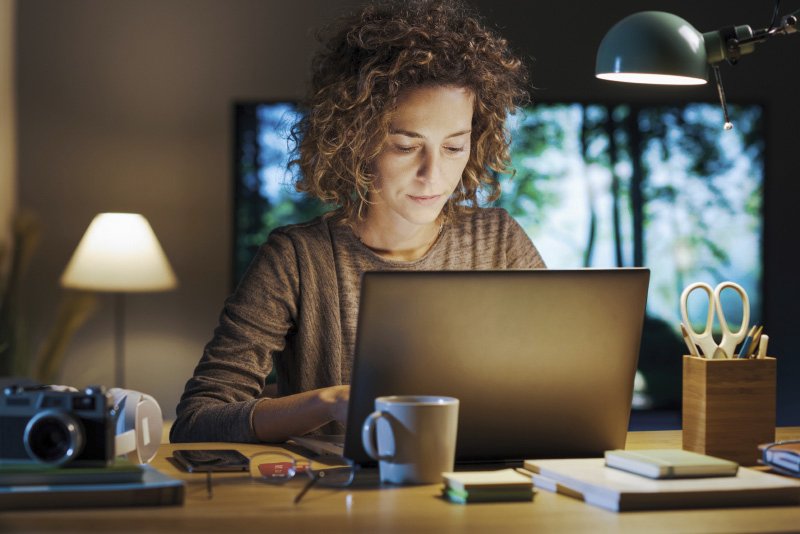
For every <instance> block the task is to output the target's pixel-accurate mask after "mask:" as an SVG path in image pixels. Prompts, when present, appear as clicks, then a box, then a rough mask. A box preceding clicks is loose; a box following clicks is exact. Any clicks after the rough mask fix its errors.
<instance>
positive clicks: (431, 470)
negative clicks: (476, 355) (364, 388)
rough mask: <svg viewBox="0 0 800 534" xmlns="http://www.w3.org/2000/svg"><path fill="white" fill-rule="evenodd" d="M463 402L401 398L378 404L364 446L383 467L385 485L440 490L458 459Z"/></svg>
mask: <svg viewBox="0 0 800 534" xmlns="http://www.w3.org/2000/svg"><path fill="white" fill-rule="evenodd" d="M457 428H458V399H456V398H453V397H439V396H433V395H399V396H390V397H378V398H377V399H375V411H374V412H372V413H371V414H370V415H369V416H368V417H367V418H366V420H365V421H364V426H363V427H362V429H361V441H362V442H363V444H364V450H366V452H367V454H368V455H369V456H370V457H371V458H373V459H375V460H378V462H379V467H380V476H381V482H389V483H392V484H434V483H437V482H441V481H442V472H444V471H452V470H453V463H454V461H455V455H456V432H457Z"/></svg>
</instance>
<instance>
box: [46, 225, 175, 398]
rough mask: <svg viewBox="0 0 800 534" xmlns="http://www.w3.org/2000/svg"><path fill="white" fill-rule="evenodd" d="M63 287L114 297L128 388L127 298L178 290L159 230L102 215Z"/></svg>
mask: <svg viewBox="0 0 800 534" xmlns="http://www.w3.org/2000/svg"><path fill="white" fill-rule="evenodd" d="M61 285H62V286H63V287H67V288H72V289H82V290H88V291H98V292H110V293H113V294H114V325H115V328H114V330H115V351H114V354H115V357H114V369H115V373H114V376H115V381H114V385H115V386H116V387H121V388H124V387H125V347H124V343H125V293H138V292H148V291H166V290H169V289H173V288H174V287H175V286H176V285H177V280H176V278H175V273H174V272H173V271H172V267H170V264H169V261H168V260H167V257H166V255H165V254H164V251H163V249H162V248H161V245H160V244H159V242H158V239H157V238H156V235H155V233H153V229H152V228H151V227H150V224H149V223H148V222H147V219H145V218H144V217H143V216H141V215H139V214H137V213H101V214H99V215H97V216H96V217H95V218H94V219H93V220H92V222H91V224H90V225H89V228H88V229H87V230H86V233H85V234H84V235H83V237H82V238H81V241H80V243H78V248H76V249H75V253H74V254H73V255H72V258H71V259H70V261H69V263H68V264H67V268H66V269H65V270H64V274H63V275H62V276H61Z"/></svg>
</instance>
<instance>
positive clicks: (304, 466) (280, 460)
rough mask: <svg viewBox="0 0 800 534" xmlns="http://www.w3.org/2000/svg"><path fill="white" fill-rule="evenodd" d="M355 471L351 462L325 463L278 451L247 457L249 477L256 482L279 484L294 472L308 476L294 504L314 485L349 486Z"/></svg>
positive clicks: (291, 476) (291, 477)
mask: <svg viewBox="0 0 800 534" xmlns="http://www.w3.org/2000/svg"><path fill="white" fill-rule="evenodd" d="M339 460H340V461H343V460H341V459H339ZM344 461H346V460H344ZM355 472H356V466H355V464H352V463H347V464H344V465H342V464H339V465H329V464H326V463H322V462H319V461H315V460H308V459H306V458H294V457H292V456H290V455H288V454H284V453H280V452H262V453H258V454H255V455H253V456H251V457H250V477H251V478H252V479H253V480H255V481H257V482H264V483H268V484H283V483H285V482H288V481H289V480H292V479H293V478H295V476H296V475H298V474H305V475H307V476H308V477H309V480H308V482H307V483H306V485H305V486H303V489H302V490H300V493H298V494H297V496H296V497H295V498H294V502H295V504H297V503H298V502H300V499H302V498H303V495H305V494H306V493H307V492H308V490H310V489H311V488H312V487H313V486H314V484H317V483H318V484H319V485H320V486H326V487H333V488H344V487H347V486H349V485H350V484H352V483H353V479H354V478H355Z"/></svg>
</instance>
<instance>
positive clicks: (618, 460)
mask: <svg viewBox="0 0 800 534" xmlns="http://www.w3.org/2000/svg"><path fill="white" fill-rule="evenodd" d="M605 460H606V465H607V466H608V467H613V468H615V469H622V470H623V471H629V472H631V473H636V474H637V475H642V476H646V477H650V478H680V477H714V476H735V475H736V472H737V470H738V469H739V464H737V463H736V462H732V461H730V460H723V459H722V458H715V457H714V456H708V455H705V454H700V453H697V452H692V451H684V450H682V449H649V450H637V451H624V450H613V451H606V453H605Z"/></svg>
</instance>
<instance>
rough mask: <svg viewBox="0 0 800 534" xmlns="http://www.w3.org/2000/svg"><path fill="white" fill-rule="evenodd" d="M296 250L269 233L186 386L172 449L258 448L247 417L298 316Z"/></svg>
mask: <svg viewBox="0 0 800 534" xmlns="http://www.w3.org/2000/svg"><path fill="white" fill-rule="evenodd" d="M298 292H299V280H298V269H297V260H296V253H295V250H294V246H293V244H292V242H291V240H290V239H289V237H288V235H287V234H285V233H282V232H280V231H276V232H273V233H272V234H271V235H270V237H269V239H268V240H267V243H266V244H264V245H262V247H261V248H260V249H259V251H258V253H257V254H256V257H255V258H254V259H253V262H252V263H251V265H250V267H249V268H248V270H247V272H246V273H245V275H244V277H243V278H242V281H241V282H240V284H239V286H238V288H237V289H236V291H235V292H234V293H233V294H232V295H231V296H230V297H228V299H227V300H226V301H225V306H224V308H223V310H222V313H221V314H220V319H219V325H218V326H217V328H216V329H215V331H214V336H213V338H212V340H211V341H210V342H209V343H208V344H207V345H206V347H205V349H204V351H203V356H202V358H201V359H200V362H199V363H198V364H197V367H196V368H195V370H194V375H193V376H192V378H190V379H189V381H188V382H187V383H186V387H185V389H184V392H183V395H182V396H181V400H180V402H179V403H178V406H177V409H176V412H177V419H176V421H175V423H174V425H173V426H172V429H171V431H170V440H171V441H172V442H187V441H231V442H243V443H246V442H257V441H258V439H257V438H256V435H255V431H254V429H253V410H254V408H255V406H256V404H257V403H258V401H259V397H260V395H261V392H262V391H263V389H264V382H265V379H266V377H267V375H268V374H269V372H270V371H271V370H272V365H273V362H272V355H273V354H275V353H277V352H280V351H281V350H283V348H284V346H285V344H286V336H287V334H288V333H289V331H290V329H291V328H292V324H294V321H295V318H296V316H297V301H298Z"/></svg>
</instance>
